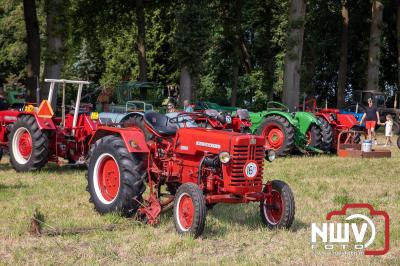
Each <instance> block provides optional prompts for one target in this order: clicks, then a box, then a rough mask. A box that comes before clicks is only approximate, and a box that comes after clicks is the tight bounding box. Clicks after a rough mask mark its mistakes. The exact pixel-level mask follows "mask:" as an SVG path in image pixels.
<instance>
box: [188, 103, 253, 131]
mask: <svg viewBox="0 0 400 266" xmlns="http://www.w3.org/2000/svg"><path fill="white" fill-rule="evenodd" d="M198 112H202V113H204V114H205V115H204V116H195V117H196V123H197V124H198V125H199V126H200V127H204V128H214V129H226V130H232V131H234V132H240V133H251V131H250V127H251V122H250V115H249V112H248V111H247V110H246V109H238V110H236V111H235V113H234V115H232V114H229V113H226V112H218V111H217V110H214V109H206V110H204V111H198Z"/></svg>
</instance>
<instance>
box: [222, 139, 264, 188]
mask: <svg viewBox="0 0 400 266" xmlns="http://www.w3.org/2000/svg"><path fill="white" fill-rule="evenodd" d="M248 161H255V162H256V163H257V167H258V173H257V176H255V177H254V178H251V179H247V178H245V175H244V172H243V170H244V166H245V164H246V162H248ZM263 164H264V147H263V146H256V145H249V146H247V145H246V146H245V145H240V146H239V145H235V146H234V147H233V155H232V164H231V165H232V171H231V184H230V185H231V186H234V187H249V188H251V187H258V186H261V185H262V177H263V168H264V167H263Z"/></svg>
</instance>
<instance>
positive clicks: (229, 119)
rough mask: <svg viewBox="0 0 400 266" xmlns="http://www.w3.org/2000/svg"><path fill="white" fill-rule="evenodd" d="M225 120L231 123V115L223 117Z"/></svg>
mask: <svg viewBox="0 0 400 266" xmlns="http://www.w3.org/2000/svg"><path fill="white" fill-rule="evenodd" d="M225 121H226V123H227V124H230V123H232V117H231V116H230V115H227V116H226V117H225Z"/></svg>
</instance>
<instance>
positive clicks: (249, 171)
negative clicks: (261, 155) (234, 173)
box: [243, 161, 258, 178]
mask: <svg viewBox="0 0 400 266" xmlns="http://www.w3.org/2000/svg"><path fill="white" fill-rule="evenodd" d="M243 172H244V176H245V177H247V178H254V177H256V176H257V173H258V167H257V163H255V162H252V161H251V162H248V163H247V164H246V165H245V166H244V168H243Z"/></svg>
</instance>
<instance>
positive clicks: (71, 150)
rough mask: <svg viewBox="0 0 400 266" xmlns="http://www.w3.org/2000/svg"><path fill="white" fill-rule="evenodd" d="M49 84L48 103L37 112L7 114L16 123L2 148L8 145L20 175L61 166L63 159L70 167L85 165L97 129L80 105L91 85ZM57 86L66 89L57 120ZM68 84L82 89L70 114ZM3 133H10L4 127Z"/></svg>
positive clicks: (11, 157) (80, 82)
mask: <svg viewBox="0 0 400 266" xmlns="http://www.w3.org/2000/svg"><path fill="white" fill-rule="evenodd" d="M45 81H46V82H50V90H49V96H48V100H44V101H42V103H41V104H40V106H39V108H38V109H37V111H34V110H31V111H30V112H27V111H21V112H15V111H5V112H13V117H15V121H14V123H13V126H12V127H11V130H10V133H9V136H8V139H7V138H6V134H4V135H2V137H3V141H2V144H3V145H5V143H7V142H8V150H9V154H10V162H11V165H12V166H13V168H14V169H15V170H16V171H18V172H21V171H31V170H37V169H40V168H42V167H43V166H45V165H46V164H47V162H48V161H53V162H56V163H58V164H60V163H61V161H60V157H61V158H63V159H66V160H68V161H69V162H70V163H78V164H79V163H81V164H83V163H85V161H86V155H87V153H88V150H89V146H88V144H89V140H90V138H91V136H92V135H93V134H94V132H95V130H96V127H97V123H96V121H94V120H92V119H91V117H90V113H89V110H88V108H87V106H86V107H85V108H83V109H82V106H81V104H80V100H81V94H82V89H83V85H88V84H89V82H88V81H75V80H64V79H61V80H57V79H46V80H45ZM56 83H59V84H61V85H62V104H61V117H56V116H55V115H54V111H53V109H52V107H51V99H52V96H53V93H54V90H55V85H56ZM66 84H75V85H78V92H77V97H76V102H75V106H71V107H70V108H69V109H70V110H69V111H67V106H66V105H65V97H66V95H65V85H66ZM13 119H14V118H13ZM2 130H6V129H4V127H3V128H2Z"/></svg>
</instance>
